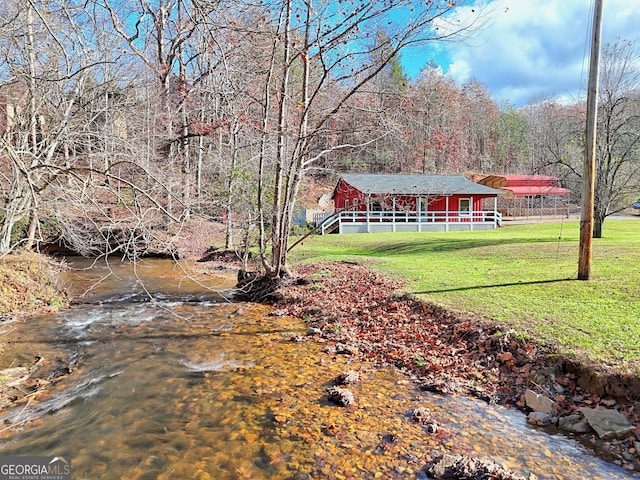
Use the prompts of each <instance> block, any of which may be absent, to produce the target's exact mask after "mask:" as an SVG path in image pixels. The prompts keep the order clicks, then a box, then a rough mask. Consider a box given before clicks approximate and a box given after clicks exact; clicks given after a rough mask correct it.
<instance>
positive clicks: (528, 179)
mask: <svg viewBox="0 0 640 480" xmlns="http://www.w3.org/2000/svg"><path fill="white" fill-rule="evenodd" d="M478 183H480V184H482V185H487V186H488V187H492V188H498V189H500V190H504V191H506V192H508V194H510V195H511V196H514V197H525V196H536V195H570V194H571V190H569V189H568V188H563V187H560V186H559V184H560V181H559V180H558V177H552V176H549V175H489V176H488V177H485V178H482V179H480V180H478Z"/></svg>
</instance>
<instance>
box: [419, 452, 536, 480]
mask: <svg viewBox="0 0 640 480" xmlns="http://www.w3.org/2000/svg"><path fill="white" fill-rule="evenodd" d="M425 473H426V474H427V475H429V476H430V477H432V478H435V479H436V480H484V479H489V478H490V479H492V480H537V477H536V476H535V475H533V474H532V473H531V474H529V475H528V476H526V477H525V476H522V475H518V474H516V473H514V472H510V471H509V470H507V469H506V468H504V467H503V466H502V465H500V464H499V463H496V462H494V461H493V460H488V459H481V458H472V457H468V456H466V455H462V454H459V455H448V454H444V455H441V456H439V457H437V458H435V459H434V460H433V461H432V462H431V463H429V464H428V465H427V466H426V468H425Z"/></svg>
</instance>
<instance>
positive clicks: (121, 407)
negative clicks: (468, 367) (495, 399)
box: [0, 260, 637, 480]
mask: <svg viewBox="0 0 640 480" xmlns="http://www.w3.org/2000/svg"><path fill="white" fill-rule="evenodd" d="M70 265H71V266H72V267H74V268H75V269H73V270H70V271H69V272H66V273H65V274H64V275H65V279H66V281H67V282H69V284H70V286H71V287H72V288H73V290H74V291H75V292H76V293H77V294H78V295H80V294H82V293H84V296H81V297H79V298H80V300H81V301H84V302H86V303H79V304H77V305H74V306H73V307H72V308H70V309H68V310H65V311H62V312H60V313H58V314H55V315H44V316H38V317H34V318H31V319H29V320H28V321H27V322H24V323H17V322H16V323H14V324H12V325H11V328H12V329H13V330H14V331H13V333H12V337H13V338H15V339H16V341H14V342H12V343H11V344H9V345H8V346H7V347H6V351H5V353H4V354H3V358H9V357H11V355H13V358H14V360H13V361H14V362H20V361H23V360H25V359H26V358H27V357H32V356H33V355H39V356H41V357H43V358H44V360H45V361H54V359H56V358H64V359H65V361H67V360H70V361H71V362H72V365H73V371H72V373H71V374H69V375H67V376H65V377H64V378H63V379H62V380H60V381H59V382H57V383H55V384H52V385H51V386H50V387H49V389H48V391H47V392H45V393H44V394H43V395H41V396H39V397H38V399H37V400H34V401H31V402H26V403H24V404H22V405H20V406H18V407H16V408H13V409H10V410H6V411H2V412H0V415H2V417H3V419H4V423H5V426H4V429H3V430H2V435H1V444H0V456H4V455H65V456H69V457H70V458H71V461H72V468H73V478H74V479H132V480H133V479H136V480H142V479H169V478H172V479H200V480H204V479H216V480H225V479H234V480H235V479H243V478H252V479H265V478H269V479H311V478H312V479H325V478H326V479H344V478H352V479H373V478H384V479H400V478H426V477H425V475H424V473H423V472H422V469H423V467H424V466H425V464H426V462H427V459H428V458H432V457H433V456H435V455H437V454H438V453H440V452H442V453H444V452H453V453H466V454H470V455H474V456H485V457H489V458H492V459H494V460H496V461H498V462H500V463H502V464H503V465H505V466H506V467H507V468H510V469H513V470H515V471H517V472H519V473H522V474H526V473H528V472H531V473H534V474H535V475H537V476H538V478H540V479H576V480H578V479H579V480H586V479H603V480H611V479H631V478H637V477H634V475H633V474H631V473H629V472H626V471H625V470H623V469H622V468H619V467H617V466H616V465H613V464H610V463H607V462H605V461H603V460H601V459H599V458H597V457H595V456H594V455H593V454H592V453H591V452H590V451H588V450H587V449H585V448H584V447H582V446H581V445H580V444H578V443H577V442H576V441H574V440H572V439H569V438H566V437H562V436H551V435H547V434H546V433H544V432H542V431H539V430H536V429H534V428H532V427H530V426H529V425H528V424H527V423H526V421H525V417H524V415H522V414H521V413H519V412H517V411H513V410H506V409H502V408H499V407H495V406H490V405H487V404H485V403H482V402H480V401H476V400H474V399H468V398H456V397H444V396H438V395H432V394H429V393H426V392H421V391H418V390H417V389H415V388H413V386H412V384H411V383H410V382H409V381H407V380H406V379H405V378H403V377H401V376H399V374H397V373H396V372H394V371H393V370H384V369H382V370H379V369H374V368H372V367H371V366H369V365H367V364H352V363H350V359H349V358H348V357H345V356H334V355H331V354H328V353H324V351H323V350H324V346H323V345H322V344H321V343H318V342H314V341H309V342H295V341H292V337H294V336H296V335H302V334H304V332H305V330H306V327H305V325H304V324H303V323H302V322H300V321H299V320H295V319H290V318H286V317H277V316H271V315H269V313H270V310H269V309H268V308H267V307H264V306H260V305H252V304H236V303H232V302H229V301H228V300H226V299H225V297H224V296H222V295H220V294H218V293H215V292H213V291H211V288H213V289H214V290H220V289H221V288H225V287H230V286H231V285H230V283H229V280H228V279H225V278H223V277H218V276H215V275H202V276H199V277H198V281H193V280H191V279H188V278H186V276H185V274H184V271H183V269H181V268H180V267H179V266H177V265H176V264H175V263H173V262H170V261H165V260H152V261H144V262H139V263H138V264H137V265H136V267H135V268H134V267H133V266H132V265H129V264H111V265H106V264H97V265H94V266H93V267H92V268H90V269H88V270H84V269H80V268H81V267H86V266H88V264H87V262H86V261H85V260H78V261H71V262H70ZM5 327H6V326H5ZM0 367H1V368H6V365H2V366H0ZM348 369H359V370H360V374H361V375H360V376H361V379H362V381H361V382H360V383H358V384H357V385H354V386H353V388H352V390H353V392H354V395H355V397H356V402H355V404H354V405H350V406H348V407H338V406H335V405H333V404H331V403H329V402H328V401H327V398H326V393H325V390H326V388H327V386H328V385H330V384H331V382H332V380H333V379H334V378H335V377H336V376H337V375H338V374H340V373H341V372H344V371H345V370H348ZM418 406H425V407H428V408H429V409H430V410H431V413H432V415H433V418H434V420H435V421H436V422H437V424H438V425H439V429H438V430H437V432H436V433H429V432H428V431H427V430H426V429H425V427H423V426H421V425H419V424H418V423H416V422H414V421H412V419H411V416H410V412H411V411H412V410H413V409H415V408H416V407H418ZM16 425H19V426H20V427H19V428H17V427H16Z"/></svg>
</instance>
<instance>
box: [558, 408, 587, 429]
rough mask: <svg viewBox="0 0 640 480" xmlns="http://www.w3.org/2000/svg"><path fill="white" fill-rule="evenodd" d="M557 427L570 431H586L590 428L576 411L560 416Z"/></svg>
mask: <svg viewBox="0 0 640 480" xmlns="http://www.w3.org/2000/svg"><path fill="white" fill-rule="evenodd" d="M558 427H559V428H560V429H561V430H564V431H566V432H571V433H587V432H589V431H590V430H591V428H590V427H589V423H588V422H587V421H586V420H585V418H584V417H583V416H582V415H580V414H578V413H575V414H573V415H567V416H566V417H562V418H560V420H559V421H558Z"/></svg>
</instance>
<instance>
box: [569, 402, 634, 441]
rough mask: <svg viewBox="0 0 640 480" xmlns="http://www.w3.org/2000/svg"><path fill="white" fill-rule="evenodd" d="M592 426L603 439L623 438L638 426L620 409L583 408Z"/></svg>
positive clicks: (581, 410) (582, 410)
mask: <svg viewBox="0 0 640 480" xmlns="http://www.w3.org/2000/svg"><path fill="white" fill-rule="evenodd" d="M580 412H582V414H583V415H584V418H585V419H586V420H587V422H588V423H589V425H591V428H593V429H594V430H595V431H596V433H597V434H598V436H599V437H600V438H602V439H603V440H613V439H623V438H627V437H629V436H630V435H632V434H633V432H634V430H635V428H636V426H635V424H633V423H631V422H630V421H629V420H628V419H627V417H625V416H624V415H623V414H621V413H620V412H619V411H618V410H594V409H593V408H581V409H580Z"/></svg>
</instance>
